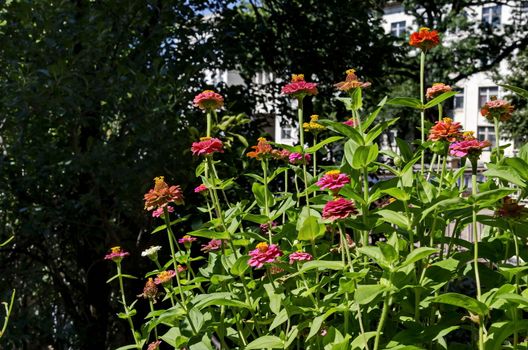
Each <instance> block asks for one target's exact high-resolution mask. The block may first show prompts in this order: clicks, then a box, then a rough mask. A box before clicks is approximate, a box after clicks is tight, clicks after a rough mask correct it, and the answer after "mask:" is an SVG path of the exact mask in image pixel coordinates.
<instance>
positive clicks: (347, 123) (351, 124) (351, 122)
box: [343, 118, 357, 128]
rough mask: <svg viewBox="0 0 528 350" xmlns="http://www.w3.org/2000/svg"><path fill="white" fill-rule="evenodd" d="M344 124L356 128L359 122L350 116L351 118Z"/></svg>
mask: <svg viewBox="0 0 528 350" xmlns="http://www.w3.org/2000/svg"><path fill="white" fill-rule="evenodd" d="M343 124H345V125H348V126H351V127H353V128H355V127H356V125H357V122H356V120H355V119H354V118H350V119H347V120H345V121H344V122H343Z"/></svg>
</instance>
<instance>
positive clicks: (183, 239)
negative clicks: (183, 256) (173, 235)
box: [178, 235, 197, 244]
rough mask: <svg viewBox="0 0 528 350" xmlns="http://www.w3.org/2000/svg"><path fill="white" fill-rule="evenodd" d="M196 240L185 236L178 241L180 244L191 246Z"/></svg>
mask: <svg viewBox="0 0 528 350" xmlns="http://www.w3.org/2000/svg"><path fill="white" fill-rule="evenodd" d="M196 239H197V238H196V237H192V236H189V235H185V236H183V237H182V238H180V239H179V240H178V243H182V244H191V243H192V242H194V241H196Z"/></svg>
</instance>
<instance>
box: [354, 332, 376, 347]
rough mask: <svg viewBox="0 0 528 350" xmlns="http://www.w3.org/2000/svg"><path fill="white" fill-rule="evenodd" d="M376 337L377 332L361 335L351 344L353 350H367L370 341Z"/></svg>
mask: <svg viewBox="0 0 528 350" xmlns="http://www.w3.org/2000/svg"><path fill="white" fill-rule="evenodd" d="M375 336H376V332H365V333H363V334H360V335H358V336H357V337H356V339H354V341H352V343H351V344H350V348H351V350H356V349H365V348H366V347H367V345H368V341H369V340H370V339H372V338H374V337H375Z"/></svg>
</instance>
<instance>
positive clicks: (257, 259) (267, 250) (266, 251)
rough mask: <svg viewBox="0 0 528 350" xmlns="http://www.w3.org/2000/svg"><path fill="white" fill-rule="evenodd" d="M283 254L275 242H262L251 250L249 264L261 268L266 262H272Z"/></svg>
mask: <svg viewBox="0 0 528 350" xmlns="http://www.w3.org/2000/svg"><path fill="white" fill-rule="evenodd" d="M281 255H282V252H281V251H280V249H279V247H277V246H276V245H275V244H271V245H268V244H267V243H264V242H261V243H259V244H257V248H256V249H255V250H252V251H250V252H249V256H251V258H250V259H249V260H248V264H249V266H252V267H256V268H261V267H262V266H264V264H265V263H272V262H275V261H276V260H277V258H278V257H279V256H281Z"/></svg>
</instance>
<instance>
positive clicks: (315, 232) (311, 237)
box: [297, 216, 326, 241]
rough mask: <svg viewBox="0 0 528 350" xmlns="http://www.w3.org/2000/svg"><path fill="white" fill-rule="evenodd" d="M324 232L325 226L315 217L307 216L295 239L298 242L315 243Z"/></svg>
mask: <svg viewBox="0 0 528 350" xmlns="http://www.w3.org/2000/svg"><path fill="white" fill-rule="evenodd" d="M325 231H326V229H325V225H324V224H322V223H320V222H319V219H318V218H317V217H315V216H309V217H308V218H306V219H305V220H304V222H303V224H302V226H301V229H300V230H299V235H298V236H297V239H298V240H300V241H315V240H316V239H317V238H319V237H321V236H323V235H324V233H325Z"/></svg>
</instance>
